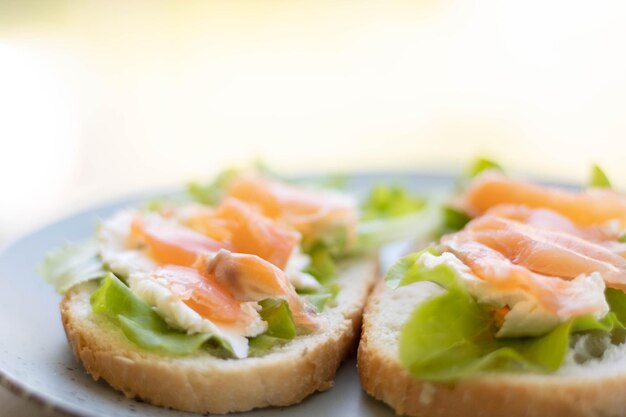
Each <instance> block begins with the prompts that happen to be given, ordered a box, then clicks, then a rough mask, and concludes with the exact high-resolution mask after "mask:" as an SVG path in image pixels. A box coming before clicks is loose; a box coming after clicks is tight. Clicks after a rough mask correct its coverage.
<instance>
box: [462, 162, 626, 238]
mask: <svg viewBox="0 0 626 417" xmlns="http://www.w3.org/2000/svg"><path fill="white" fill-rule="evenodd" d="M501 204H513V205H525V206H528V207H531V208H546V209H550V210H553V211H556V212H557V213H560V214H562V215H563V216H565V217H567V218H568V219H570V220H571V221H573V222H574V223H576V224H578V225H587V226H589V225H598V224H606V223H607V222H610V221H613V220H616V221H617V222H618V224H619V225H620V227H621V228H625V227H626V196H623V195H621V194H619V193H616V192H615V191H613V190H610V189H599V188H594V189H587V190H584V191H569V190H565V189H560V188H554V187H545V186H541V185H536V184H530V183H527V182H522V181H516V180H512V179H509V178H506V177H505V176H503V175H502V174H498V173H495V172H486V173H485V174H483V175H480V176H478V177H477V178H476V179H475V180H474V181H473V182H472V184H471V185H470V186H469V187H468V188H467V190H466V191H465V193H464V195H463V196H462V198H461V201H460V206H461V208H462V209H463V210H465V211H466V212H467V213H468V214H469V215H470V216H472V217H476V216H479V215H481V214H483V213H485V212H486V211H487V210H489V209H490V208H492V207H494V206H497V205H501Z"/></svg>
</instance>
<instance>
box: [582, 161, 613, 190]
mask: <svg viewBox="0 0 626 417" xmlns="http://www.w3.org/2000/svg"><path fill="white" fill-rule="evenodd" d="M587 186H588V187H593V188H611V181H609V178H608V177H607V176H606V174H605V173H604V171H603V170H602V168H600V167H599V166H598V165H595V164H594V165H592V166H591V173H590V174H589V180H588V181H587Z"/></svg>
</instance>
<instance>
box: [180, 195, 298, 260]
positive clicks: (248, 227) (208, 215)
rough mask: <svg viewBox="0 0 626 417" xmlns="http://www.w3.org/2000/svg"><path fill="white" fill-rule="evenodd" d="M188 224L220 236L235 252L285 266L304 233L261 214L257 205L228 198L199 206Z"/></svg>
mask: <svg viewBox="0 0 626 417" xmlns="http://www.w3.org/2000/svg"><path fill="white" fill-rule="evenodd" d="M187 223H188V224H189V225H190V226H191V227H193V228H196V229H197V230H201V231H202V233H204V234H206V235H208V236H211V237H214V238H216V237H220V240H221V241H223V242H227V243H228V244H229V245H230V248H232V250H233V251H234V252H239V253H248V254H252V255H257V256H259V257H261V258H263V259H265V260H266V261H269V262H271V263H272V264H274V265H276V266H277V267H278V268H280V269H285V267H286V266H287V262H288V261H289V258H290V257H291V253H292V252H293V250H294V248H295V247H296V246H297V245H298V244H299V243H300V234H299V233H298V232H296V231H294V230H291V229H289V228H287V227H285V226H283V225H281V224H279V223H277V222H276V221H274V220H272V219H270V218H268V217H266V216H264V215H263V214H261V213H260V212H259V211H258V210H257V209H256V207H254V206H252V205H250V204H248V203H245V202H243V201H240V200H237V199H235V198H226V199H225V200H224V201H223V202H222V204H220V206H219V207H217V208H216V209H208V208H199V209H198V210H196V212H195V213H193V214H192V215H191V216H190V217H189V218H188V219H187Z"/></svg>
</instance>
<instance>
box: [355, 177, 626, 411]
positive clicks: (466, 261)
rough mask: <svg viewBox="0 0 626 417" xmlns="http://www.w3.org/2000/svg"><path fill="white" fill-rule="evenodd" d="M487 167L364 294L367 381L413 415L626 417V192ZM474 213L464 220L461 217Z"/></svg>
mask: <svg viewBox="0 0 626 417" xmlns="http://www.w3.org/2000/svg"><path fill="white" fill-rule="evenodd" d="M594 178H595V180H594V183H593V185H594V186H592V187H589V188H587V189H585V190H574V189H571V188H567V189H565V188H557V187H548V186H542V185H537V184H533V183H529V182H523V181H518V180H514V179H510V178H508V177H506V176H505V175H503V174H502V173H501V172H498V171H497V170H493V169H488V170H485V171H483V172H481V173H480V174H478V175H477V176H476V177H475V178H474V179H473V180H472V181H469V182H468V183H466V184H465V187H464V190H463V191H462V193H460V195H458V196H457V198H456V199H455V202H454V209H451V208H447V211H448V214H450V213H453V216H450V215H449V216H448V217H449V218H452V217H453V218H454V219H455V222H452V223H455V224H456V227H457V228H459V230H457V231H452V230H449V231H448V233H447V234H445V235H444V236H442V237H441V238H440V239H439V240H438V241H437V242H436V243H433V244H431V245H430V246H429V247H427V248H426V249H424V250H422V251H420V252H417V253H413V254H410V255H408V256H406V257H404V258H402V259H400V260H399V261H397V263H395V264H394V265H393V266H392V267H391V268H390V269H389V271H388V273H387V276H386V285H385V284H381V285H380V286H378V287H377V289H376V290H375V291H374V293H373V295H372V296H371V297H370V299H369V301H368V304H367V307H366V310H365V314H364V318H363V335H362V339H361V343H360V346H359V354H358V366H359V373H360V377H361V381H362V384H363V386H364V388H365V390H366V391H367V392H368V393H369V394H371V395H372V396H374V397H376V398H378V399H381V400H382V401H384V402H386V403H387V404H389V405H390V406H391V407H393V408H394V410H395V411H396V412H397V413H398V414H407V415H412V416H505V415H506V416H622V415H625V414H626V411H625V410H626V395H624V392H625V391H624V386H625V384H626V344H625V343H624V342H625V341H626V327H625V324H626V294H625V293H624V290H625V289H626V259H625V256H626V244H625V243H623V242H624V231H625V230H626V196H624V195H622V194H619V193H618V192H615V191H613V190H611V189H610V188H608V187H607V186H608V181H607V180H606V177H605V176H604V175H602V173H601V171H598V170H596V175H595V177H594ZM465 220H466V221H468V222H467V223H466V224H465V225H463V223H464V222H465Z"/></svg>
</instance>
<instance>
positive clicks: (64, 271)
mask: <svg viewBox="0 0 626 417" xmlns="http://www.w3.org/2000/svg"><path fill="white" fill-rule="evenodd" d="M37 272H38V273H39V274H40V275H41V276H43V278H44V279H45V280H46V282H48V283H50V284H52V285H53V286H54V288H55V289H56V290H57V291H58V292H59V293H64V292H65V291H67V290H68V289H70V288H71V287H73V286H74V285H76V284H79V283H81V282H85V281H89V280H92V279H97V278H102V277H104V276H105V275H106V274H107V271H106V270H105V268H104V266H103V264H102V261H101V260H100V257H99V256H98V245H97V243H96V241H95V240H89V241H87V242H82V243H66V244H65V245H63V246H61V247H59V248H57V249H54V250H52V251H50V253H48V254H47V255H46V257H45V259H44V261H43V262H42V263H41V264H40V265H39V267H38V268H37Z"/></svg>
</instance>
